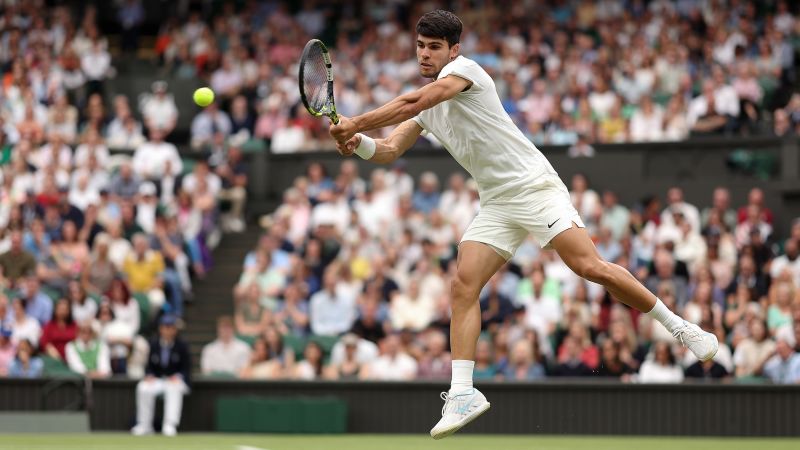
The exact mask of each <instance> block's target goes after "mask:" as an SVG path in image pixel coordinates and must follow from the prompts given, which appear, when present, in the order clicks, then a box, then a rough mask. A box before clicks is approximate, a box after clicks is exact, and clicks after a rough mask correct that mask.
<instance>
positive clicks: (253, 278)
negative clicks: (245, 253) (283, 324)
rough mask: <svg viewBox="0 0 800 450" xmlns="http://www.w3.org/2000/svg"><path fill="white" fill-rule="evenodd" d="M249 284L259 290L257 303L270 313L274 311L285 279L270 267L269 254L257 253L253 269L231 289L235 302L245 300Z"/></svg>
mask: <svg viewBox="0 0 800 450" xmlns="http://www.w3.org/2000/svg"><path fill="white" fill-rule="evenodd" d="M251 284H256V285H257V286H258V287H259V288H260V293H261V298H260V300H259V303H260V304H261V305H262V306H264V307H266V308H268V309H270V310H272V311H274V310H276V309H277V307H278V295H279V294H280V291H281V289H283V287H284V285H285V284H286V277H285V276H284V274H283V273H282V272H281V271H280V270H278V269H276V268H274V267H272V256H271V254H270V253H269V252H266V251H259V252H257V253H256V265H255V267H253V268H251V269H249V270H245V271H244V273H242V276H241V278H239V282H238V283H237V284H236V286H235V287H234V288H233V295H234V298H235V299H236V300H237V302H240V301H241V300H242V299H244V298H245V295H246V294H247V289H248V288H249V286H250V285H251Z"/></svg>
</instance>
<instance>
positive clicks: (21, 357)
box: [8, 339, 44, 378]
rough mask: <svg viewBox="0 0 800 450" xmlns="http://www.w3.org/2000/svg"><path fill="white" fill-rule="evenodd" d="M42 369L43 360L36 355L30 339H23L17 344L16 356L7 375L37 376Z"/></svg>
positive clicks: (40, 373)
mask: <svg viewBox="0 0 800 450" xmlns="http://www.w3.org/2000/svg"><path fill="white" fill-rule="evenodd" d="M43 371H44V361H42V358H40V357H38V356H36V350H35V349H34V347H33V345H31V343H30V341H28V340H27V339H23V340H22V341H20V342H19V344H17V356H16V358H14V360H13V361H12V362H11V366H10V367H9V369H8V375H9V376H10V377H12V378H39V377H41V376H42V372H43Z"/></svg>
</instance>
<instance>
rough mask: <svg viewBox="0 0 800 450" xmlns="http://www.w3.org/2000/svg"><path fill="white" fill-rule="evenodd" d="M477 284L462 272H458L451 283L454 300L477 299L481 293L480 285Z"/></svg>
mask: <svg viewBox="0 0 800 450" xmlns="http://www.w3.org/2000/svg"><path fill="white" fill-rule="evenodd" d="M475 284H476V283H474V282H471V280H469V278H467V277H465V276H463V275H462V274H460V273H459V274H456V276H455V277H453V281H452V283H451V284H450V292H451V296H452V301H453V302H462V301H472V300H475V298H477V297H478V294H479V293H480V286H476V285H475Z"/></svg>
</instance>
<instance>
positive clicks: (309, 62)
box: [298, 39, 339, 125]
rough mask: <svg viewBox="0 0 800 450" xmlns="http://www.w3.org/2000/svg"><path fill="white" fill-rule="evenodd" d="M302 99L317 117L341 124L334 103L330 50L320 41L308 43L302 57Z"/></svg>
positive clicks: (300, 79)
mask: <svg viewBox="0 0 800 450" xmlns="http://www.w3.org/2000/svg"><path fill="white" fill-rule="evenodd" d="M298 80H299V82H300V98H301V99H302V100H303V105H304V106H305V107H306V109H307V110H308V112H309V113H311V115H312V116H315V117H322V116H328V117H329V118H330V119H331V122H333V123H334V125H335V124H338V123H339V116H338V115H337V114H336V105H335V104H334V103H333V66H332V65H331V55H330V53H328V48H327V47H325V44H323V43H322V41H320V40H319V39H312V40H310V41H308V43H307V44H306V47H305V48H304V49H303V56H301V57H300V74H299V76H298Z"/></svg>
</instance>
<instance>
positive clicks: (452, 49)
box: [450, 42, 461, 61]
mask: <svg viewBox="0 0 800 450" xmlns="http://www.w3.org/2000/svg"><path fill="white" fill-rule="evenodd" d="M460 50H461V43H460V42H459V43H456V44H453V45H452V46H450V60H451V61H452V60H454V59H456V56H458V52H459V51H460Z"/></svg>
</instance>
